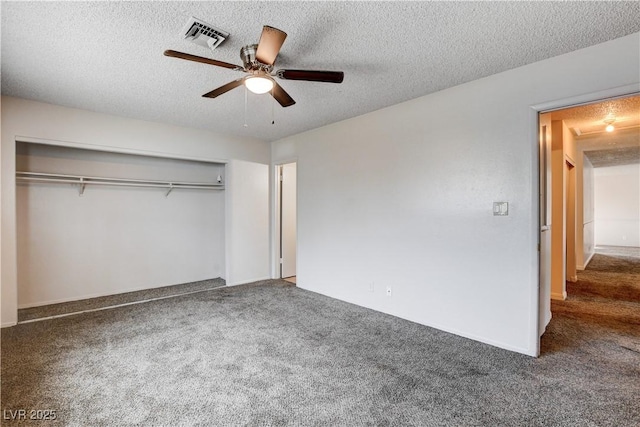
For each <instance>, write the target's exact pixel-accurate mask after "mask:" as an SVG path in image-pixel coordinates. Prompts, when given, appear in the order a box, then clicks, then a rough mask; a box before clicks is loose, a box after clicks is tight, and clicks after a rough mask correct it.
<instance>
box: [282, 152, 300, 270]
mask: <svg viewBox="0 0 640 427" xmlns="http://www.w3.org/2000/svg"><path fill="white" fill-rule="evenodd" d="M296 169H297V167H296V164H295V163H288V164H285V165H282V169H281V177H282V178H281V180H280V185H281V187H280V203H281V205H280V212H281V214H280V220H281V223H280V259H281V263H280V277H282V278H287V277H293V276H295V275H296V246H297V226H296V221H297V219H296V206H297V203H296V192H297V191H296V182H297V181H296Z"/></svg>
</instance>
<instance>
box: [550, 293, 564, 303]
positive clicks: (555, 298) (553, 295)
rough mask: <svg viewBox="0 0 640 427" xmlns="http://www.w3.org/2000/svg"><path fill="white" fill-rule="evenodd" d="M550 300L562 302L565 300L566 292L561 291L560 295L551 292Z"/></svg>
mask: <svg viewBox="0 0 640 427" xmlns="http://www.w3.org/2000/svg"><path fill="white" fill-rule="evenodd" d="M551 299H554V300H557V301H564V300H566V299H567V291H562V293H557V292H551Z"/></svg>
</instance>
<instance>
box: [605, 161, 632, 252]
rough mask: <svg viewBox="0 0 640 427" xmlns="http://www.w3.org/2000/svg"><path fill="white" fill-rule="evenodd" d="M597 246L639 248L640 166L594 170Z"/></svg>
mask: <svg viewBox="0 0 640 427" xmlns="http://www.w3.org/2000/svg"><path fill="white" fill-rule="evenodd" d="M594 186H595V243H596V245H611V246H634V247H640V163H637V164H633V165H625V166H612V167H602V168H595V171H594Z"/></svg>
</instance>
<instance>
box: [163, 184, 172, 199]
mask: <svg viewBox="0 0 640 427" xmlns="http://www.w3.org/2000/svg"><path fill="white" fill-rule="evenodd" d="M172 191H173V182H170V183H169V190H168V191H167V193H166V194H165V195H164V197H169V194H170V193H171V192H172Z"/></svg>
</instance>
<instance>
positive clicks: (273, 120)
mask: <svg viewBox="0 0 640 427" xmlns="http://www.w3.org/2000/svg"><path fill="white" fill-rule="evenodd" d="M275 103H276V99H275V98H274V97H273V88H272V89H271V124H272V125H275V124H276V121H275V119H274V118H273V105H274V104H275Z"/></svg>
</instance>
